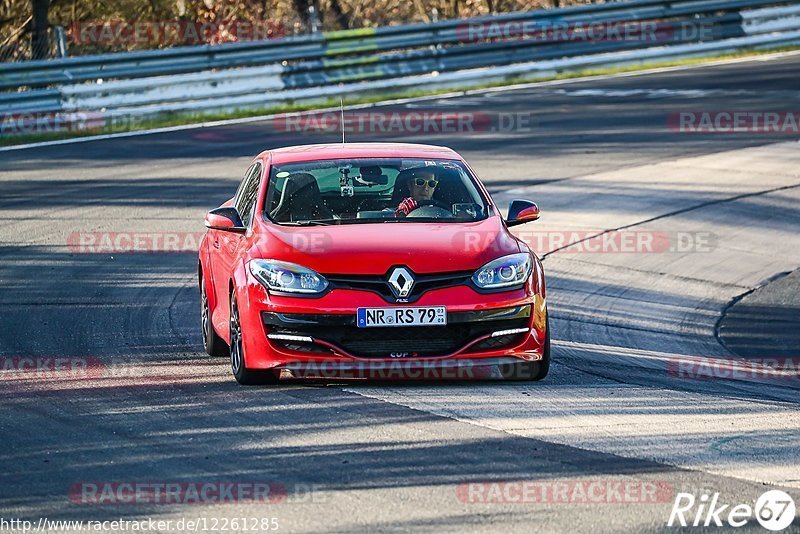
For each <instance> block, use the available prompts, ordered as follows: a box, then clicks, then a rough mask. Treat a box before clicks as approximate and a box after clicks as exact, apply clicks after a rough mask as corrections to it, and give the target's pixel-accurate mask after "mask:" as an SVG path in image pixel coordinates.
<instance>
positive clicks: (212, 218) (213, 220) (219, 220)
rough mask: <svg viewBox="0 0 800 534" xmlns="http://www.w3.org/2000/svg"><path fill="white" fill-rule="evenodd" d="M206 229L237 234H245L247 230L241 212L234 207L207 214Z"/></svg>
mask: <svg viewBox="0 0 800 534" xmlns="http://www.w3.org/2000/svg"><path fill="white" fill-rule="evenodd" d="M206 228H210V229H211V230H223V231H225V232H235V233H237V234H243V233H245V231H246V230H247V228H245V227H244V223H243V222H242V218H241V217H240V216H239V212H238V211H236V208H233V207H221V208H217V209H213V210H211V211H209V212H208V213H206Z"/></svg>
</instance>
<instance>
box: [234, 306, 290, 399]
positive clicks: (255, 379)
mask: <svg viewBox="0 0 800 534" xmlns="http://www.w3.org/2000/svg"><path fill="white" fill-rule="evenodd" d="M230 334H231V338H230V339H231V345H230V356H231V372H232V373H233V377H234V378H235V379H236V381H237V382H238V383H239V384H240V385H242V386H260V385H264V384H277V383H278V381H279V379H280V374H279V373H278V372H276V371H262V370H252V369H248V368H247V367H245V357H244V344H243V343H242V325H241V322H240V321H239V308H238V307H237V306H236V296H235V295H234V294H233V293H231V318H230Z"/></svg>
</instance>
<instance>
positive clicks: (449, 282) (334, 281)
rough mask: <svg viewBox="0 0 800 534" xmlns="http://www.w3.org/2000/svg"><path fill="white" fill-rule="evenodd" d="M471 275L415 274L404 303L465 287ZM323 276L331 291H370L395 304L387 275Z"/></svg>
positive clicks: (469, 273)
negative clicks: (438, 291) (443, 290)
mask: <svg viewBox="0 0 800 534" xmlns="http://www.w3.org/2000/svg"><path fill="white" fill-rule="evenodd" d="M472 274H473V271H469V272H453V273H442V274H415V275H414V287H413V288H412V289H411V293H409V295H408V297H407V298H406V299H405V302H414V301H415V300H417V299H419V298H420V297H421V296H422V295H424V294H425V293H427V292H428V291H431V290H433V289H443V288H447V287H455V286H460V285H466V284H467V283H468V282H469V279H470V277H471V276H472ZM324 276H325V278H326V279H327V280H328V283H329V284H330V288H331V289H355V290H359V291H371V292H372V293H377V294H378V295H380V296H381V297H383V298H384V300H386V302H396V299H395V296H394V293H392V290H391V288H390V287H389V282H388V281H387V279H388V273H387V275H382V276H341V275H327V274H326V275H324Z"/></svg>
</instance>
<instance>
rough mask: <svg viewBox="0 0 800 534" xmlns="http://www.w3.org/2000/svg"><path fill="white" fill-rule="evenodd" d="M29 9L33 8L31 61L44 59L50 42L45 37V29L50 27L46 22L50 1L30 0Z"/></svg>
mask: <svg viewBox="0 0 800 534" xmlns="http://www.w3.org/2000/svg"><path fill="white" fill-rule="evenodd" d="M31 7H32V8H33V20H32V21H31V59H45V58H47V55H48V52H49V51H50V42H49V39H48V36H47V28H48V27H49V26H50V23H49V22H48V20H47V11H48V9H49V8H50V0H31Z"/></svg>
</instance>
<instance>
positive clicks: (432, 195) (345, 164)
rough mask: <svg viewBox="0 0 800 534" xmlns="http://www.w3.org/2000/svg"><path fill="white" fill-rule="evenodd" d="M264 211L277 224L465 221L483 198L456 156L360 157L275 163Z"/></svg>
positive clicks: (481, 209) (478, 212)
mask: <svg viewBox="0 0 800 534" xmlns="http://www.w3.org/2000/svg"><path fill="white" fill-rule="evenodd" d="M264 206H265V211H266V216H267V217H268V218H269V219H270V220H272V221H273V222H275V223H277V224H282V225H295V226H302V225H309V226H310V225H322V224H357V223H385V222H406V223H413V222H432V221H434V222H466V221H476V220H480V219H484V218H486V216H487V211H488V204H487V202H486V200H485V199H484V197H483V195H482V194H481V192H480V190H479V189H478V187H477V185H476V183H475V179H474V178H473V177H472V176H471V175H470V173H469V171H468V170H467V168H466V167H465V166H464V164H463V163H462V162H460V161H454V160H425V159H408V158H366V159H365V158H359V159H335V160H325V161H307V162H301V163H288V164H285V165H275V166H273V167H272V169H271V171H270V179H269V187H268V188H267V198H266V202H265V203H264Z"/></svg>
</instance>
